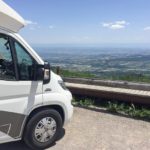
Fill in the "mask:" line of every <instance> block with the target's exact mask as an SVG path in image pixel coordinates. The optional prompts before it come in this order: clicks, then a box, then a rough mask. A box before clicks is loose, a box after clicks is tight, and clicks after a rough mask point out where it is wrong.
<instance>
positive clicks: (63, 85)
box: [58, 80, 68, 90]
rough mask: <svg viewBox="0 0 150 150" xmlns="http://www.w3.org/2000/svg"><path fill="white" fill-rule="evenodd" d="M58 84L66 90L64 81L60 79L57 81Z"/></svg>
mask: <svg viewBox="0 0 150 150" xmlns="http://www.w3.org/2000/svg"><path fill="white" fill-rule="evenodd" d="M58 83H59V85H60V86H61V87H62V88H63V89H64V90H68V89H67V87H66V85H65V83H64V82H63V81H61V80H59V81H58Z"/></svg>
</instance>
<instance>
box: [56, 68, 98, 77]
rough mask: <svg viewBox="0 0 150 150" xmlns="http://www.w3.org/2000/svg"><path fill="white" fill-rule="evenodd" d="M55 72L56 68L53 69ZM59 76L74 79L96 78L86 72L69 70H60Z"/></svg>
mask: <svg viewBox="0 0 150 150" xmlns="http://www.w3.org/2000/svg"><path fill="white" fill-rule="evenodd" d="M53 71H54V72H56V68H54V69H53ZM60 75H61V76H63V77H74V78H95V77H96V76H95V75H93V74H90V73H87V72H77V71H70V70H64V69H61V70H60Z"/></svg>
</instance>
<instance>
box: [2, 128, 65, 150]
mask: <svg viewBox="0 0 150 150" xmlns="http://www.w3.org/2000/svg"><path fill="white" fill-rule="evenodd" d="M64 135H65V129H62V131H61V133H60V136H59V137H58V139H57V141H59V140H61V139H62V138H63V137H64ZM55 145H56V143H54V144H53V145H52V146H55ZM0 150H31V149H30V148H28V147H27V146H26V145H25V143H24V142H23V141H18V142H11V143H5V144H1V145H0Z"/></svg>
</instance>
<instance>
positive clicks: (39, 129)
mask: <svg viewBox="0 0 150 150" xmlns="http://www.w3.org/2000/svg"><path fill="white" fill-rule="evenodd" d="M24 26H25V21H24V19H23V18H22V17H20V16H19V15H18V14H17V13H16V12H15V11H14V10H13V9H12V8H10V7H9V6H8V5H6V4H5V3H4V2H3V1H2V0H0V143H6V142H10V141H17V140H21V139H23V140H24V141H25V143H26V144H27V145H28V146H30V147H31V148H32V149H36V150H37V149H45V148H47V147H49V146H50V145H51V144H52V143H53V142H54V141H56V140H57V137H58V135H59V134H60V131H61V129H62V126H63V125H64V124H65V123H67V122H68V121H69V120H70V118H71V116H72V114H73V106H72V105H71V100H72V95H71V93H70V92H69V91H68V90H67V89H66V87H65V85H64V83H63V81H62V79H61V77H60V76H58V75H56V74H54V73H53V72H52V71H50V65H49V64H48V63H46V62H44V61H43V60H42V59H41V58H40V57H39V56H38V55H37V54H36V52H35V51H34V50H33V49H32V48H31V47H30V46H29V45H28V44H27V43H26V42H25V41H24V40H23V39H22V38H21V37H20V36H19V35H18V34H17V33H18V32H19V30H20V29H21V28H22V27H24Z"/></svg>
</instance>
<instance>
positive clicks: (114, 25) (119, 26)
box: [102, 20, 129, 30]
mask: <svg viewBox="0 0 150 150" xmlns="http://www.w3.org/2000/svg"><path fill="white" fill-rule="evenodd" d="M127 25H129V23H128V22H126V21H124V20H121V21H115V22H109V23H102V26H103V27H105V28H109V29H112V30H119V29H123V28H125V27H126V26H127Z"/></svg>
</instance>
